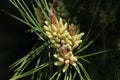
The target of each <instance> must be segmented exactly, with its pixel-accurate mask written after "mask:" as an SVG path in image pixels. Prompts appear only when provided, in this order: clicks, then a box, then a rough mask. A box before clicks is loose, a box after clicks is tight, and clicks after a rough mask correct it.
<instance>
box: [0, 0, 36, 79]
mask: <svg viewBox="0 0 120 80" xmlns="http://www.w3.org/2000/svg"><path fill="white" fill-rule="evenodd" d="M0 9H4V10H6V11H8V12H11V13H15V14H16V15H19V14H18V13H17V10H15V8H14V7H13V5H11V4H10V2H9V0H1V2H0ZM27 29H28V26H26V25H24V24H22V23H21V22H19V21H17V20H15V19H14V18H12V17H10V16H9V15H7V14H5V13H3V12H1V11H0V80H8V79H9V78H10V77H11V76H12V73H13V72H12V71H11V70H10V68H9V66H10V65H11V64H12V63H13V62H14V61H16V60H18V59H20V58H21V57H22V56H23V55H25V54H26V53H27V52H28V51H29V50H30V48H31V47H32V46H33V45H34V43H35V42H36V40H37V38H36V37H35V35H34V34H32V33H27V32H26V30H27Z"/></svg>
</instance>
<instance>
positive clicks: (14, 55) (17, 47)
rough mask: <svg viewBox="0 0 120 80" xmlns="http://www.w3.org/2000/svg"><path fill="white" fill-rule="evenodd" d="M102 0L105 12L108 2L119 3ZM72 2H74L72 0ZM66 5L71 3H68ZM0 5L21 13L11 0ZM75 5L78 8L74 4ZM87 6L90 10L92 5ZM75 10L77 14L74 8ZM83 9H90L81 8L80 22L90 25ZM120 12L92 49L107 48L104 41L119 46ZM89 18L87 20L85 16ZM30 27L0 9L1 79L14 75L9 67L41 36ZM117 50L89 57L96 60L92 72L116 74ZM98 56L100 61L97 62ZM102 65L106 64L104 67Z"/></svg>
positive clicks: (1, 7)
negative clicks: (109, 53)
mask: <svg viewBox="0 0 120 80" xmlns="http://www.w3.org/2000/svg"><path fill="white" fill-rule="evenodd" d="M69 1H72V0H68V2H69ZM80 1H81V4H83V5H85V7H86V4H87V3H88V2H87V1H89V4H90V3H92V2H91V1H90V0H86V1H82V0H80ZM101 1H103V2H102V3H101V9H102V10H103V13H104V11H106V10H105V8H106V4H112V3H113V2H115V1H116V3H114V5H113V4H112V7H113V8H114V6H115V5H116V4H117V0H114V1H113V0H106V1H104V0H101ZM107 1H108V2H109V3H108V2H107ZM84 2H85V3H84ZM94 2H95V0H94ZM105 2H106V3H105ZM71 4H73V3H72V2H71ZM67 6H68V7H69V5H67ZM79 6H81V5H79ZM95 8H96V7H95ZM0 9H4V10H6V11H8V12H10V13H12V14H15V15H17V16H19V13H18V11H17V10H16V9H15V8H14V7H13V6H12V4H10V2H9V0H1V2H0ZM70 9H71V8H70ZM75 9H77V10H78V11H79V9H78V8H75ZM86 9H87V10H90V9H89V7H88V8H86ZM118 9H119V8H118ZM111 10H112V9H108V12H107V11H106V12H105V14H106V15H107V14H109V11H111ZM93 11H94V10H93ZM72 12H73V13H74V14H76V13H75V12H74V11H72ZM72 12H71V13H72ZM82 12H83V13H82ZM84 13H88V12H85V11H84V10H83V11H81V12H80V14H79V13H78V15H77V16H78V17H79V15H81V16H80V18H79V20H81V21H82V22H80V24H81V26H85V25H88V24H86V23H87V22H90V20H89V19H91V18H90V16H86V14H84ZM99 13H102V12H99ZM119 13H120V11H119V10H117V12H116V16H115V21H113V22H111V23H110V24H109V26H108V27H107V29H106V30H105V31H104V34H102V35H101V37H100V39H98V41H97V42H96V43H95V44H94V45H93V48H92V49H91V51H94V50H95V48H96V49H97V48H99V47H100V48H104V45H105V47H106V49H109V48H110V49H111V48H116V47H120V16H119ZM72 15H73V14H72ZM86 18H87V20H88V21H87V20H86ZM88 18H89V19H88ZM112 20H113V19H112ZM96 21H99V17H98V16H97V17H96ZM96 24H97V23H96ZM100 27H101V25H100ZM28 28H29V27H28V26H26V25H24V24H23V23H21V22H19V21H17V20H15V19H14V18H12V17H10V16H9V15H7V14H5V13H3V12H1V11H0V80H8V79H9V78H10V77H11V76H12V74H13V72H12V70H10V68H9V66H10V65H11V64H12V63H13V62H15V61H16V60H18V59H20V58H21V57H22V56H24V55H25V54H26V53H27V52H28V51H29V50H30V49H31V47H32V46H33V45H34V43H35V42H36V41H37V40H38V39H37V36H36V35H35V34H33V33H28V32H26V31H27V30H28ZM83 29H84V28H83ZM85 29H87V30H88V28H86V27H85ZM99 30H100V29H98V31H99ZM86 32H87V31H86ZM95 35H96V34H95ZM118 40H119V41H118ZM104 42H105V43H104ZM101 43H102V47H101V46H99V45H101ZM96 45H97V46H96ZM116 53H118V54H115V52H113V53H111V54H112V55H102V56H97V57H96V58H95V57H94V58H93V61H92V59H91V58H90V59H91V62H93V65H92V66H91V67H90V69H91V72H96V73H95V74H98V76H99V77H100V80H102V77H106V79H108V78H109V77H112V76H114V71H113V70H114V69H115V68H114V66H115V67H116V66H118V67H119V68H120V58H119V57H120V54H119V52H116ZM104 56H105V58H106V59H105V61H104ZM98 57H99V58H100V60H98ZM102 58H103V59H102ZM97 60H98V62H96V61H97ZM102 60H103V61H102ZM99 61H100V62H99ZM104 62H105V63H104ZM97 63H98V64H97ZM99 63H100V64H99ZM101 65H102V67H103V68H102V67H101ZM112 66H113V67H112ZM94 69H95V71H94ZM108 73H109V74H108ZM107 74H108V75H107ZM104 75H105V76H104ZM98 76H97V78H98ZM106 79H105V78H104V79H103V80H106ZM110 80H115V79H114V77H113V79H112V78H110Z"/></svg>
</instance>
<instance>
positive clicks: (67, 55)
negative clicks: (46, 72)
mask: <svg viewBox="0 0 120 80" xmlns="http://www.w3.org/2000/svg"><path fill="white" fill-rule="evenodd" d="M49 14H50V21H45V25H44V26H43V27H44V30H45V32H46V35H47V36H48V38H49V39H50V41H51V42H52V43H53V45H54V47H55V48H56V49H57V51H58V54H54V57H55V58H57V59H58V61H56V62H54V65H56V66H61V65H63V66H64V67H63V72H65V71H66V70H67V69H68V67H69V65H70V64H71V65H72V66H76V61H77V57H75V56H74V54H73V49H75V48H76V47H78V46H79V44H80V43H82V40H81V37H82V36H83V35H84V33H80V34H76V31H75V26H74V25H73V24H72V25H68V24H67V23H63V21H62V19H61V18H60V19H59V20H57V18H56V16H55V15H54V14H53V12H52V10H51V11H50V13H49Z"/></svg>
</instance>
